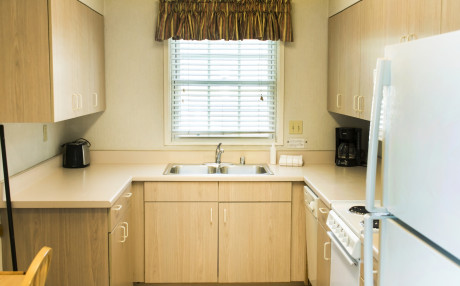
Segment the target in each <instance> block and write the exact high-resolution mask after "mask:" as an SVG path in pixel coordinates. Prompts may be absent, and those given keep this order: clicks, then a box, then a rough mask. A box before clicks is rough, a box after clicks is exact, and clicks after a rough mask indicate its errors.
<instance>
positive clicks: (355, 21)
mask: <svg viewBox="0 0 460 286" xmlns="http://www.w3.org/2000/svg"><path fill="white" fill-rule="evenodd" d="M360 15H361V2H359V3H357V4H355V5H353V6H351V7H350V8H348V9H346V10H344V11H343V12H342V13H340V17H341V24H340V35H341V37H340V41H341V45H340V50H339V63H340V64H339V92H340V93H342V94H343V97H344V98H343V109H344V114H346V115H349V116H353V117H359V111H358V97H359V72H360V50H361V42H360V41H361V35H360V20H361V19H360Z"/></svg>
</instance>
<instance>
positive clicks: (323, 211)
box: [318, 208, 329, 214]
mask: <svg viewBox="0 0 460 286" xmlns="http://www.w3.org/2000/svg"><path fill="white" fill-rule="evenodd" d="M318 210H319V212H320V213H322V214H327V213H329V210H328V209H325V208H319V209H318Z"/></svg>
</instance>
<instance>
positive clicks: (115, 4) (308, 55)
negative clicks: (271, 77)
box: [69, 0, 365, 150]
mask: <svg viewBox="0 0 460 286" xmlns="http://www.w3.org/2000/svg"><path fill="white" fill-rule="evenodd" d="M157 9H158V0H136V1H129V0H106V1H105V44H106V90H107V110H106V111H105V112H104V113H103V114H102V115H94V116H89V117H85V118H82V119H77V120H73V121H72V123H71V124H70V125H69V126H70V127H71V128H72V129H75V130H78V129H81V128H84V129H86V130H87V132H86V133H85V134H84V136H85V138H87V139H88V140H89V141H91V142H92V144H93V147H92V148H93V149H96V150H167V149H173V150H174V149H189V150H196V149H211V148H214V147H212V146H208V147H205V146H202V147H201V146H188V147H187V146H186V147H171V146H169V147H167V146H164V144H163V142H164V140H163V83H164V75H163V61H164V55H163V53H164V50H163V45H164V44H163V43H162V42H155V41H154V32H155V26H156V15H157V13H158V12H157ZM327 15H328V1H325V0H292V18H293V23H292V24H293V28H294V42H293V43H286V45H285V102H284V130H285V134H284V141H285V142H286V140H287V138H288V137H293V136H289V135H288V134H287V130H288V122H289V120H303V122H304V125H303V126H304V134H303V135H301V137H303V138H306V139H307V140H308V144H307V145H306V149H307V150H333V149H334V148H335V145H334V144H335V143H334V142H335V138H334V136H335V131H334V128H335V127H336V126H338V125H349V126H356V124H363V123H362V122H361V121H359V120H353V119H349V118H346V117H344V116H337V115H331V114H330V113H329V112H327V110H326V109H327V108H326V92H327ZM364 124H365V123H364ZM227 147H228V146H227ZM235 148H242V149H244V148H247V149H251V148H254V147H235ZM262 148H267V149H268V147H265V146H264V147H262ZM281 149H282V148H281Z"/></svg>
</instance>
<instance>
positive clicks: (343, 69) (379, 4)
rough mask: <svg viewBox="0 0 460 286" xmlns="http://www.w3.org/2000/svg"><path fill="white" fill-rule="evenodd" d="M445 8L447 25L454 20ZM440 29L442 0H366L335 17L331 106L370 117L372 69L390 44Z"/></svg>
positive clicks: (331, 38)
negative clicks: (450, 18) (449, 18)
mask: <svg viewBox="0 0 460 286" xmlns="http://www.w3.org/2000/svg"><path fill="white" fill-rule="evenodd" d="M443 1H446V2H451V1H452V2H455V0H451V1H450V0H443ZM457 2H460V1H458V0H457ZM446 5H447V4H446ZM451 5H452V6H454V5H460V4H451ZM444 8H445V5H444V2H443V23H446V24H443V25H444V26H446V27H447V26H450V25H454V24H451V23H454V21H455V20H448V16H447V14H448V12H447V11H445V10H444ZM444 15H445V16H444ZM444 18H445V19H444ZM454 18H455V17H454ZM459 22H460V21H459ZM446 29H448V28H446ZM451 29H454V28H451ZM440 32H441V0H363V1H361V2H359V3H357V4H355V5H353V6H351V7H349V8H347V9H346V10H344V11H342V12H341V13H339V14H336V15H334V16H333V17H330V18H329V63H328V67H329V70H328V96H327V100H328V111H331V112H336V113H340V114H344V115H348V116H352V117H356V118H361V119H366V120H370V113H371V109H372V97H373V94H372V93H373V84H374V82H373V70H374V69H375V66H376V61H377V58H378V57H381V56H383V55H384V47H385V45H390V44H397V43H400V42H406V41H413V40H417V39H420V38H424V37H428V36H431V35H435V34H439V33H440Z"/></svg>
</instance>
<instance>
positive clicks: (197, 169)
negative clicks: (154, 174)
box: [163, 164, 217, 175]
mask: <svg viewBox="0 0 460 286" xmlns="http://www.w3.org/2000/svg"><path fill="white" fill-rule="evenodd" d="M216 172H217V166H209V165H205V164H202V165H196V164H193V165H190V164H169V165H168V166H167V167H166V169H165V171H164V172H163V174H164V175H206V174H215V173H216Z"/></svg>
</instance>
